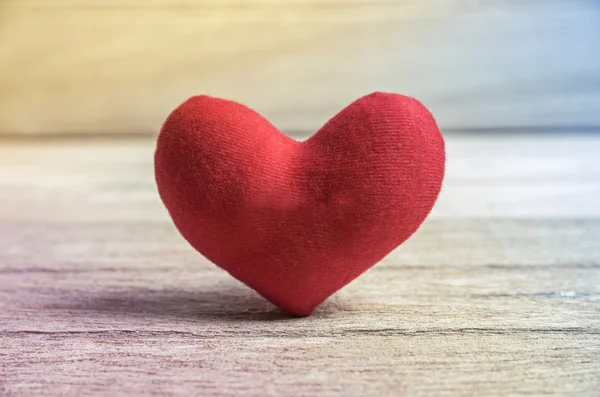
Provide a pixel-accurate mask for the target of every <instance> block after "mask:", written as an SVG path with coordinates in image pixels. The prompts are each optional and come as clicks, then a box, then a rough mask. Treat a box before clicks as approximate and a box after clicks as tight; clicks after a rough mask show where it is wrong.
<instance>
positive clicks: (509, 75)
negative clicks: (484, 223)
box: [0, 0, 600, 134]
mask: <svg viewBox="0 0 600 397" xmlns="http://www.w3.org/2000/svg"><path fill="white" fill-rule="evenodd" d="M500 3H502V2H501V1H500V2H494V1H489V2H485V1H483V2H482V1H476V0H443V1H442V0H437V1H436V0H387V1H385V0H372V1H368V0H364V1H359V0H328V1H320V0H294V1H289V0H288V1H283V0H281V1H276V0H271V1H268V0H262V1H244V0H237V1H234V0H223V1H217V0H213V1H209V0H195V1H194V0H179V1H175V0H123V1H118V0H54V1H50V0H4V1H2V0H0V68H1V69H0V71H1V72H0V134H2V133H4V134H62V133H69V134H76V133H114V134H119V133H128V134H137V133H155V132H156V131H157V129H158V128H159V127H160V123H161V121H162V120H163V119H164V117H165V116H166V115H167V114H168V112H169V110H170V109H172V108H173V107H174V106H176V105H177V104H178V103H180V102H181V101H182V100H184V99H186V98H187V97H188V96H191V95H195V94H198V93H207V94H211V95H215V96H223V97H227V98H231V99H235V100H238V101H240V102H243V103H246V104H247V105H249V106H251V107H253V108H255V109H256V110H258V111H260V112H261V113H263V114H264V115H265V116H266V117H268V118H269V119H271V120H272V121H273V122H274V123H275V124H276V125H277V126H279V127H280V128H283V129H285V130H290V131H291V130H302V131H310V130H314V129H316V128H318V126H319V125H321V124H322V123H323V122H324V121H326V119H327V118H328V117H330V116H331V115H333V114H334V113H335V112H337V111H338V110H339V109H340V108H341V107H343V106H344V105H346V104H347V103H349V102H350V101H352V100H353V99H355V98H356V97H358V96H360V95H363V94H366V93H369V92H371V91H375V90H384V91H395V92H400V93H404V94H408V95H412V96H416V97H418V98H419V99H421V100H422V101H423V102H425V104H426V105H428V106H430V107H431V108H432V110H433V111H434V113H435V114H436V116H437V117H438V121H439V122H440V124H441V125H442V126H444V127H448V128H450V127H473V126H505V125H507V124H514V125H529V124H530V125H537V124H540V123H542V124H543V123H546V124H548V123H550V124H556V125H562V124H569V123H571V124H573V123H575V122H580V123H584V124H586V123H587V124H590V123H591V124H593V123H595V122H596V121H599V120H597V119H600V116H598V117H595V116H593V115H592V116H590V114H591V113H593V112H592V110H593V109H597V107H595V106H592V105H591V104H593V102H589V104H588V102H586V101H587V100H588V99H589V98H588V97H583V99H582V97H580V96H577V95H579V94H577V95H576V96H573V95H572V94H569V95H571V96H568V97H565V96H564V90H563V91H561V88H560V87H561V86H560V85H556V84H555V81H556V79H557V76H558V81H559V83H560V82H562V85H563V86H564V85H565V84H569V83H568V81H571V80H572V78H571V76H572V75H573V74H574V73H579V74H581V73H583V74H585V76H588V75H589V76H592V74H593V73H594V72H597V71H598V70H600V68H598V65H599V64H600V63H597V62H596V61H597V60H596V58H591V57H592V56H593V55H590V54H591V53H593V52H594V51H593V50H592V49H593V47H594V46H595V44H596V43H595V42H590V43H589V44H586V45H584V46H581V45H580V46H579V47H577V48H574V46H573V45H571V44H570V43H569V42H568V41H566V39H563V40H562V41H560V40H559V41H556V40H554V39H553V37H552V36H551V35H550V34H549V33H548V32H552V31H553V30H552V29H554V30H556V29H559V28H561V29H563V31H564V32H573V31H575V32H579V33H581V34H586V31H583V30H582V29H584V28H585V26H587V25H585V23H582V20H581V18H584V19H585V21H588V20H589V21H588V22H590V23H592V21H593V20H592V18H594V17H595V16H596V17H597V14H593V13H592V14H590V15H591V17H589V18H588V17H586V15H588V14H589V13H590V11H589V10H580V11H578V9H574V8H573V7H572V6H571V8H572V9H571V8H570V9H569V10H570V11H569V12H564V11H561V10H560V9H557V10H556V11H559V12H556V13H554V14H551V12H552V9H553V8H552V7H548V5H546V6H544V10H543V12H542V11H540V10H537V9H535V8H531V7H534V6H527V5H518V2H511V5H507V6H506V7H504V8H498V4H500ZM513 3H514V4H513ZM525 3H526V2H523V4H525ZM567 3H569V2H567ZM571 3H574V2H571ZM557 7H558V6H556V7H554V8H557ZM548 10H550V11H548ZM540 12H542V13H541V14H540ZM544 13H545V14H544ZM585 21H584V22H585ZM536 23H537V24H538V25H539V24H540V23H543V24H544V25H543V26H541V25H540V26H538V25H535V24H536ZM536 26H538V27H537V28H536ZM582 26H583V28H582ZM593 26H596V25H595V24H593V23H592V28H593ZM592 28H590V29H592ZM536 29H537V30H536ZM565 34H567V33H565ZM568 34H571V33H568ZM563 36H564V34H563ZM528 45H529V49H528V47H527V46H528ZM550 45H555V46H557V48H563V49H562V50H561V51H563V52H562V54H563V55H562V56H563V57H566V58H569V57H571V58H572V57H579V58H581V57H583V58H585V59H582V62H581V65H580V64H579V63H574V62H573V63H572V64H569V65H570V66H569V65H567V66H568V67H567V68H566V69H565V67H564V65H563V66H561V67H562V69H558V66H556V65H555V64H554V63H553V62H552V60H553V58H552V55H549V56H547V54H546V53H542V52H541V51H542V50H544V48H545V47H544V46H550ZM561 46H562V47H561ZM531 48H534V50H533V51H532V50H531ZM597 48H600V46H599V47H597ZM565 51H566V54H565ZM527 57H529V60H527V59H528V58H527ZM586 57H587V58H586ZM584 61H586V62H587V63H586V62H584ZM582 65H583V66H582ZM570 78H571V80H569V79H570ZM565 81H567V83H565ZM552 84H554V85H552ZM548 86H551V87H550V90H549V91H548V89H547V87H548ZM584 86H585V85H584ZM552 87H554V88H552ZM567 91H568V90H567ZM586 95H588V96H589V92H588V94H586ZM540 98H542V100H540ZM590 98H592V99H593V100H594V101H595V100H596V99H597V98H600V96H599V95H596V93H592V97H590ZM565 101H566V102H565ZM599 103H600V102H599ZM575 105H577V106H579V108H577V107H576V106H575ZM565 107H566V108H567V109H571V113H568V114H560V112H557V111H556V109H565ZM588 108H589V109H588ZM596 113H597V112H596ZM599 124H600V122H599Z"/></svg>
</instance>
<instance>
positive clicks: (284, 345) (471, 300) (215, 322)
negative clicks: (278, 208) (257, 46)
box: [0, 135, 600, 396]
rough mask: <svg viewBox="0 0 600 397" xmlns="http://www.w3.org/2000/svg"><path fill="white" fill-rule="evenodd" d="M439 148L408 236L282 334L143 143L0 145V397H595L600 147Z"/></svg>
mask: <svg viewBox="0 0 600 397" xmlns="http://www.w3.org/2000/svg"><path fill="white" fill-rule="evenodd" d="M447 143H448V159H449V160H448V162H449V163H448V177H447V179H446V184H445V187H444V193H443V196H442V197H441V199H440V202H439V205H438V206H437V207H436V212H435V213H434V214H432V216H431V217H430V218H429V219H428V220H427V221H426V222H425V224H424V225H423V226H422V228H421V229H420V230H419V232H418V233H417V234H416V235H415V236H413V237H412V238H411V239H410V240H409V241H408V242H407V243H406V244H404V245H402V246H401V247H400V248H398V249H397V250H395V251H394V252H393V253H391V254H390V255H389V256H388V257H386V258H385V259H384V260H383V261H382V262H381V263H379V264H378V265H377V266H375V267H374V268H373V269H371V270H370V271H368V272H367V273H366V274H364V275H363V276H362V277H360V278H359V279H357V280H356V281H354V282H353V283H351V284H350V285H349V286H347V287H346V288H344V289H343V290H342V291H340V292H339V293H337V294H336V295H334V296H333V297H332V298H330V299H329V300H328V301H327V302H326V303H325V304H324V305H322V306H321V307H320V308H319V309H318V310H317V312H316V313H315V315H314V316H312V317H310V318H304V319H291V318H287V317H285V316H283V315H282V314H281V313H280V312H279V311H278V310H276V309H275V308H274V307H273V306H272V305H270V304H269V303H267V302H265V301H264V300H263V299H262V298H260V297H259V296H257V295H256V294H255V293H254V292H252V291H251V290H249V289H248V288H246V287H244V286H242V285H241V284H240V283H238V282H237V281H235V280H233V279H232V278H231V277H229V276H228V275H227V274H225V273H224V272H223V271H221V270H219V269H218V268H216V267H215V266H214V265H212V264H211V263H209V262H208V261H206V260H205V259H203V258H201V257H200V256H199V255H198V254H197V253H195V252H194V251H193V250H192V249H191V248H190V247H189V246H188V245H187V243H185V241H183V239H182V238H181V237H180V236H179V235H178V234H177V233H176V231H175V229H174V227H173V226H172V225H171V223H170V221H169V219H168V217H167V216H166V211H165V210H164V209H163V208H162V206H161V204H160V202H159V200H158V197H157V195H156V191H155V187H154V184H153V181H152V165H151V159H152V147H153V142H152V141H151V140H147V141H145V140H132V141H110V140H104V141H97V142H95V143H94V144H93V145H90V144H89V142H88V143H85V142H73V141H68V142H61V141H44V142H38V143H32V142H30V143H27V144H24V143H18V142H0V395H7V396H13V395H15V396H17V395H18V396H28V395H40V394H43V395H82V394H85V395H111V396H121V395H123V396H124V395H132V394H144V395H148V394H158V395H182V396H183V395H190V394H192V395H205V396H265V395H267V396H285V395H297V396H314V395H322V396H369V395H381V396H395V395H404V394H406V395H432V394H435V395H460V396H463V395H477V396H479V395H509V394H511V395H522V394H534V395H541V394H544V395H582V396H587V395H589V396H594V395H597V390H598V387H599V386H600V377H599V376H598V374H599V373H600V364H599V363H600V349H599V348H598V347H599V346H600V249H598V241H599V239H600V214H599V213H598V208H597V205H596V203H597V199H596V198H597V197H598V194H597V193H599V192H600V164H599V163H598V161H597V153H599V150H600V137H597V136H592V135H587V136H586V135H572V136H569V137H568V138H565V137H561V136H557V135H545V136H539V135H536V136H527V135H521V136H503V137H502V136H487V137H475V136H473V135H462V136H461V135H450V136H448V137H447ZM577 188H579V189H580V191H579V195H578V194H577V193H576V190H577ZM467 192H468V193H469V194H466V193H467ZM499 192H502V194H500V193H499ZM581 192H586V193H587V194H581Z"/></svg>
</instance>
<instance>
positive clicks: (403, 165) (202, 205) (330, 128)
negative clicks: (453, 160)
mask: <svg viewBox="0 0 600 397" xmlns="http://www.w3.org/2000/svg"><path fill="white" fill-rule="evenodd" d="M444 165H445V152H444V141H443V138H442V135H441V134H440V131H439V129H438V127H437V125H436V122H435V121H434V118H433V116H432V115H431V113H430V112H429V111H428V110H427V109H426V108H425V107H424V106H423V105H422V104H421V103H420V102H418V101H417V100H415V99H412V98H409V97H405V96H401V95H397V94H390V93H381V92H376V93H373V94H370V95H367V96H365V97H362V98H360V99H358V100H356V101H355V102H353V103H352V104H350V105H349V106H348V107H346V108H345V109H343V110H342V111H341V112H340V113H338V114H337V115H336V116H334V117H333V118H332V119H331V120H329V121H328V122H327V123H326V124H325V125H324V126H323V127H322V128H321V129H320V130H319V131H318V132H317V133H316V134H315V135H314V136H312V137H311V138H309V139H308V140H307V141H304V142H298V141H296V140H294V139H291V138H289V137H287V136H286V135H284V134H282V133H281V132H280V131H279V130H277V128H275V127H274V126H273V125H272V124H271V123H269V122H268V121H267V120H266V119H264V118H263V117H262V116H260V115H259V114H257V113H256V112H254V111H253V110H251V109H249V108H247V107H246V106H244V105H241V104H239V103H236V102H232V101H228V100H224V99H218V98H213V97H209V96H196V97H192V98H190V99H188V100H187V101H186V102H184V103H183V104H182V105H180V106H179V107H178V108H176V109H175V110H174V111H173V112H172V113H171V114H170V115H169V117H168V118H167V120H166V122H165V123H164V125H163V127H162V130H161V132H160V135H159V137H158V141H157V147H156V153H155V174H156V182H157V185H158V191H159V194H160V197H161V199H162V200H163V202H164V204H165V206H166V208H167V210H168V211H169V213H170V215H171V217H172V219H173V221H174V223H175V225H176V227H177V229H178V230H179V231H180V233H181V234H182V235H183V237H184V238H185V239H186V240H187V241H188V242H189V243H190V244H191V245H192V246H193V247H194V248H195V249H196V250H197V251H198V252H200V253H201V254H202V255H204V256H205V257H206V258H208V259H209V260H210V261H212V262H213V263H215V264H216V265H217V266H219V267H221V268H223V269H225V270H226V271H227V272H229V273H230V274H231V275H232V276H233V277H235V278H236V279H238V280H240V281H242V282H244V283H245V284H247V285H248V286H249V287H251V288H253V289H254V290H256V291H257V292H258V293H259V294H261V295H262V296H263V297H265V298H266V299H268V300H270V301H271V302H273V303H274V304H275V305H277V306H278V307H279V308H280V309H281V310H283V311H284V312H287V313H289V314H291V315H295V316H307V315H310V314H311V313H312V312H313V310H314V309H315V308H316V307H317V306H318V305H319V304H320V303H322V302H323V301H324V300H325V299H327V297H329V296H330V295H331V294H333V293H334V292H336V291H337V290H339V289H340V288H342V287H343V286H345V285H346V284H348V283H349V282H350V281H352V280H354V279H355V278H356V277H358V276H359V275H360V274H361V273H363V272H364V271H365V270H367V269H369V268H370V267H371V266H373V265H374V264H376V263H377V262H379V261H380V260H382V259H383V258H384V257H385V256H386V255H387V254H388V253H390V251H392V250H393V249H394V248H396V247H398V245H400V244H401V243H402V242H404V241H405V240H406V239H408V238H409V237H410V236H411V235H412V234H413V233H414V232H415V231H416V230H417V228H418V227H419V226H420V225H421V223H422V222H423V220H424V219H425V218H426V217H427V215H428V214H429V212H430V210H431V209H432V207H433V205H434V203H435V201H436V199H437V197H438V194H439V192H440V189H441V185H442V180H443V177H444Z"/></svg>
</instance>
